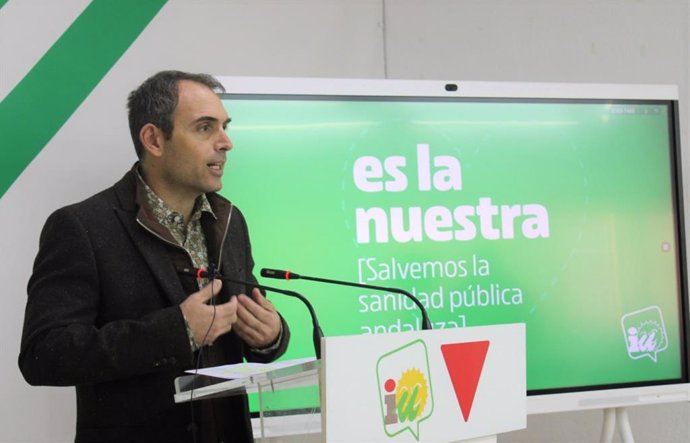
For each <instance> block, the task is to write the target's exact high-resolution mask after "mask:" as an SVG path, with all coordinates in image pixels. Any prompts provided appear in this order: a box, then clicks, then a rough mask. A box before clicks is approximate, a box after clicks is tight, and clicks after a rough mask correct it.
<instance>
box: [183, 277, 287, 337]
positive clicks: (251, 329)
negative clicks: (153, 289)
mask: <svg viewBox="0 0 690 443" xmlns="http://www.w3.org/2000/svg"><path fill="white" fill-rule="evenodd" d="M222 286H223V284H222V282H221V281H220V280H213V281H212V282H211V283H209V284H208V285H206V286H205V287H204V288H202V289H201V290H199V291H197V292H195V293H193V294H190V295H189V296H188V297H187V299H186V300H185V301H183V302H182V303H181V304H180V309H181V310H182V314H183V315H184V317H185V318H186V319H187V323H188V325H189V328H190V329H191V331H192V335H193V336H194V341H195V342H196V343H197V344H198V345H199V346H206V345H211V344H213V343H214V342H215V341H216V340H217V339H218V337H220V336H221V335H224V334H227V333H228V332H230V331H231V330H232V329H233V328H235V333H237V335H238V336H239V337H240V338H241V339H242V340H244V342H245V343H247V344H248V345H249V346H250V347H252V348H255V349H261V348H265V347H268V346H269V345H271V344H273V343H274V342H275V341H276V340H277V338H278V335H279V334H280V330H281V321H280V316H279V315H278V312H277V311H276V309H275V307H274V306H273V303H271V302H270V301H268V300H266V298H264V296H263V295H261V292H260V291H259V290H258V289H256V288H254V290H253V291H252V296H251V298H250V297H249V296H247V295H245V294H239V295H237V296H236V297H231V298H230V301H228V302H225V303H221V304H216V305H215V318H214V316H213V315H214V314H213V311H214V306H211V305H209V304H208V301H209V300H211V298H212V297H214V296H216V295H218V293H219V292H220V289H221V287H222Z"/></svg>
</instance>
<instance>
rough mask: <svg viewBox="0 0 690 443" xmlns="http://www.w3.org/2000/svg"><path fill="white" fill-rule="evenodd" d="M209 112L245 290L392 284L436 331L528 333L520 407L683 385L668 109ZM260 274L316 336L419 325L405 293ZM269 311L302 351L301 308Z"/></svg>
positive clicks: (568, 103) (267, 108)
mask: <svg viewBox="0 0 690 443" xmlns="http://www.w3.org/2000/svg"><path fill="white" fill-rule="evenodd" d="M226 84H228V82H227V81H226ZM228 85H229V86H232V84H231V82H230V84H228ZM222 98H223V103H224V104H225V106H226V109H227V110H228V113H229V115H230V116H231V118H232V123H231V125H230V126H229V130H228V133H229V135H230V137H231V139H232V141H233V143H234V148H233V150H232V151H231V152H230V153H229V154H228V164H227V166H226V170H225V175H224V179H223V180H224V188H223V191H222V193H223V194H224V195H225V196H226V197H228V198H229V199H230V200H231V201H233V202H234V203H235V204H236V205H237V206H238V207H239V208H240V209H241V210H242V211H243V213H244V214H245V216H246V217H247V220H248V223H249V227H250V234H251V238H252V245H253V254H254V258H255V261H256V266H257V267H256V273H257V276H258V270H259V269H260V268H263V267H268V268H281V269H289V270H292V271H294V272H296V273H299V274H302V275H308V276H317V277H326V278H333V279H339V280H349V281H354V282H360V283H367V284H372V285H378V286H391V287H399V288H402V289H405V290H407V291H409V292H411V293H412V294H414V295H415V296H416V297H417V298H418V299H419V300H420V301H421V302H422V304H423V305H424V306H425V307H426V308H427V310H428V313H429V317H430V319H431V322H432V325H433V327H434V328H456V327H465V326H479V325H490V324H498V323H525V324H526V330H527V387H528V393H529V394H532V395H538V394H548V393H554V392H568V391H578V390H592V389H604V388H607V389H608V388H612V387H613V388H615V387H623V386H638V385H653V384H668V383H687V381H688V373H687V363H688V355H687V346H688V344H687V341H686V340H687V334H688V331H687V324H686V323H685V322H686V321H687V288H686V282H685V266H686V264H685V262H684V251H683V248H684V243H683V237H682V235H683V234H682V227H683V226H682V206H681V204H680V193H681V188H680V185H679V183H680V181H679V177H678V173H679V172H678V171H679V170H680V169H679V165H678V162H679V158H678V153H679V141H678V136H677V126H676V125H677V120H678V119H677V102H676V101H674V100H666V99H663V100H657V99H625V98H624V99H620V98H615V97H614V98H588V97H582V98H578V97H568V98H564V99H562V98H558V97H551V98H543V97H535V98H529V97H520V98H501V97H462V96H458V95H453V96H451V97H442V96H441V97H422V96H414V95H409V96H405V95H402V96H401V95H398V96H377V95H375V94H373V95H364V94H362V95H336V94H333V95H329V94H317V95H309V94H306V95H300V94H277V93H271V94H235V93H230V94H226V95H223V96H222ZM260 280H261V282H262V283H265V284H272V285H274V286H280V287H284V288H286V289H292V290H295V291H297V292H299V293H301V294H303V295H305V296H306V297H307V298H309V299H310V300H311V302H312V303H313V305H314V308H315V310H316V313H317V314H318V317H319V320H320V323H321V326H322V328H323V331H324V333H325V335H326V336H333V335H346V334H378V333H388V332H396V331H407V330H413V329H419V328H420V313H419V311H418V310H417V308H416V306H415V305H414V304H413V303H412V302H411V301H409V300H408V299H406V298H405V297H404V296H400V295H397V294H391V293H386V292H385V291H383V292H381V291H373V290H366V289H358V288H349V287H339V286H329V285H325V284H320V283H315V282H309V281H301V280H297V281H293V282H289V283H287V282H284V283H280V282H278V283H276V281H275V280H262V279H260ZM269 297H270V298H271V300H272V301H273V302H274V303H275V304H276V305H277V306H278V308H279V309H280V311H281V313H282V314H283V316H284V317H285V318H286V319H287V320H288V322H289V324H290V328H291V330H292V343H291V345H290V348H289V350H288V353H287V355H286V357H285V358H300V357H306V356H310V355H313V353H314V349H313V346H312V343H311V321H310V319H309V316H308V312H307V310H306V309H305V308H304V306H302V305H301V304H300V303H299V302H298V301H297V300H293V299H286V298H282V296H279V295H269Z"/></svg>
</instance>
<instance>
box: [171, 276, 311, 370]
mask: <svg viewBox="0 0 690 443" xmlns="http://www.w3.org/2000/svg"><path fill="white" fill-rule="evenodd" d="M177 273H178V274H182V275H191V276H193V277H196V278H208V279H218V280H222V281H227V282H230V283H235V284H239V285H245V286H249V287H251V288H258V289H260V290H262V291H269V292H276V293H278V294H283V295H287V296H290V297H294V298H297V299H299V300H300V301H301V302H302V303H304V304H305V305H306V306H307V309H308V310H309V315H310V316H311V323H312V325H313V331H312V341H313V343H314V354H315V355H316V358H317V359H319V360H320V359H321V339H322V338H323V331H322V330H321V326H320V325H319V321H318V319H317V318H316V311H314V307H313V306H312V304H311V303H310V302H309V300H307V298H306V297H305V296H303V295H302V294H299V293H297V292H295V291H289V290H287V289H280V288H273V287H271V286H265V285H259V284H256V283H251V282H248V281H243V280H237V279H233V278H229V277H225V276H223V275H221V274H220V272H218V271H217V270H216V269H215V268H214V266H213V265H209V270H206V269H204V268H198V269H197V268H178V269H177Z"/></svg>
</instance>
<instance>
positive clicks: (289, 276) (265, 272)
mask: <svg viewBox="0 0 690 443" xmlns="http://www.w3.org/2000/svg"><path fill="white" fill-rule="evenodd" d="M261 276H262V277H267V278H277V279H284V280H311V281H317V282H321V283H330V284H334V285H341V286H352V287H355V288H365V289H374V290H377V291H388V292H392V293H394V294H402V295H404V296H406V297H407V298H409V299H410V300H412V301H413V302H414V303H415V304H416V305H417V307H418V308H419V310H420V311H421V313H422V330H430V329H432V327H431V322H430V321H429V316H428V315H427V312H426V309H425V308H424V305H422V303H421V302H420V301H419V300H418V299H417V297H415V296H414V295H412V294H410V293H409V292H407V291H405V290H403V289H398V288H387V287H384V286H375V285H367V284H364V283H354V282H348V281H342V280H333V279H330V278H320V277H308V276H306V275H300V274H295V273H294V272H290V271H278V270H275V269H267V268H263V269H262V270H261Z"/></svg>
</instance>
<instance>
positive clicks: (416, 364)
mask: <svg viewBox="0 0 690 443" xmlns="http://www.w3.org/2000/svg"><path fill="white" fill-rule="evenodd" d="M376 375H377V380H378V388H379V400H380V402H381V418H382V423H383V429H384V431H385V433H386V435H388V436H389V437H394V436H396V435H398V434H400V433H402V432H405V431H406V430H409V431H410V432H411V433H412V435H413V436H414V438H415V439H416V440H417V441H419V435H420V423H421V422H423V421H424V420H426V419H428V418H429V417H431V414H432V412H433V410H434V397H433V395H432V389H431V376H430V371H429V357H428V353H427V349H426V344H425V343H424V342H423V341H422V340H415V341H412V342H410V343H408V344H406V345H405V346H402V347H400V348H398V349H395V350H393V351H391V352H388V353H386V354H384V355H382V356H381V357H380V358H379V360H378V362H377V363H376Z"/></svg>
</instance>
